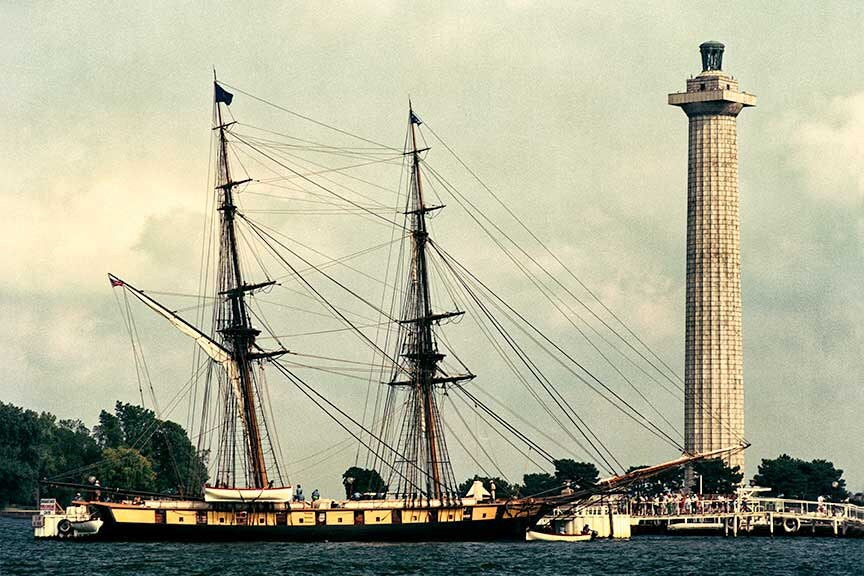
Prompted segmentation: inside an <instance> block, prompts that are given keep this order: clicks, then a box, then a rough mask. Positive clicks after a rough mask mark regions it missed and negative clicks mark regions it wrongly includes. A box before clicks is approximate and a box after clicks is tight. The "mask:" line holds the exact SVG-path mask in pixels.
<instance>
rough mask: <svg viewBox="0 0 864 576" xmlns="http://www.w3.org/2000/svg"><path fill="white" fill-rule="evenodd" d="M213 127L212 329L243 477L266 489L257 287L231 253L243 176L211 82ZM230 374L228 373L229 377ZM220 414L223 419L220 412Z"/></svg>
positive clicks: (218, 90)
mask: <svg viewBox="0 0 864 576" xmlns="http://www.w3.org/2000/svg"><path fill="white" fill-rule="evenodd" d="M214 90H215V105H216V129H217V130H218V134H219V143H218V145H219V149H218V166H217V175H216V190H217V191H218V192H219V193H220V198H219V205H218V208H217V209H218V210H219V214H220V229H221V239H220V246H219V270H218V274H219V277H218V285H219V287H220V291H219V295H220V296H223V297H224V298H225V300H224V302H225V304H224V313H223V318H222V319H221V320H222V322H221V323H220V326H219V327H218V331H219V333H220V334H221V335H222V339H223V342H224V344H225V347H226V348H227V349H228V350H229V352H230V354H231V358H232V361H233V366H234V368H235V369H236V374H235V375H234V377H235V378H236V379H237V380H239V386H238V388H239V393H240V395H241V397H240V398H238V399H237V400H238V402H237V404H238V405H239V407H240V410H239V411H240V414H239V416H240V419H241V421H242V423H243V432H244V434H243V436H244V439H245V442H246V453H247V457H248V467H249V470H248V472H249V478H248V479H247V480H248V481H249V482H250V484H251V485H252V487H254V488H266V487H267V485H268V480H267V469H266V466H265V464H264V450H263V447H262V444H261V430H260V425H259V422H258V412H257V410H256V394H255V383H254V380H253V375H252V370H251V367H250V362H251V361H252V360H253V359H254V358H256V357H259V356H260V355H258V354H256V353H255V352H254V349H255V338H256V337H257V336H258V335H259V334H260V333H261V331H260V330H257V329H255V328H253V327H252V325H251V322H250V319H249V314H248V312H247V309H246V292H249V291H251V290H254V289H256V288H260V287H261V286H262V284H254V285H247V284H244V283H243V275H242V272H241V268H240V257H239V254H238V251H237V234H236V230H235V216H236V213H237V206H236V205H235V204H234V190H235V188H236V187H237V186H239V185H240V184H243V183H245V182H248V181H249V180H248V179H247V180H239V181H234V180H232V178H231V167H230V163H229V159H228V142H227V138H226V128H227V125H226V124H225V123H224V122H223V120H222V104H225V105H228V104H230V103H231V99H232V95H231V94H230V93H228V92H226V91H225V90H224V89H223V88H222V87H221V86H219V84H218V83H216V82H215V80H214ZM231 376H232V375H230V374H229V377H231ZM226 417H228V416H227V415H226Z"/></svg>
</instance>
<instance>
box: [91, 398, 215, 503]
mask: <svg viewBox="0 0 864 576" xmlns="http://www.w3.org/2000/svg"><path fill="white" fill-rule="evenodd" d="M94 434H95V436H96V438H97V440H98V442H99V445H100V446H101V447H102V448H103V449H108V448H121V447H122V448H133V449H135V450H137V451H138V452H139V453H140V454H141V455H142V456H143V457H145V458H146V459H147V460H148V462H149V463H150V466H151V468H152V470H153V472H154V474H155V480H154V484H153V488H152V489H154V490H157V491H159V492H180V493H183V494H188V495H197V494H199V493H200V491H201V487H202V486H203V484H204V482H206V480H207V466H206V462H205V457H204V455H202V454H199V453H198V451H197V450H196V449H195V447H194V446H193V445H192V442H191V441H190V440H189V436H188V435H187V434H186V431H185V430H184V429H183V427H182V426H180V425H179V424H177V423H175V422H170V421H167V420H160V419H158V418H156V414H155V413H154V412H153V411H152V410H148V409H146V408H143V407H141V406H136V405H134V404H126V403H123V402H117V403H116V404H115V405H114V414H109V413H108V412H105V411H104V410H103V411H102V413H100V414H99V425H98V426H96V428H95V430H94ZM100 480H103V479H101V478H100ZM102 484H103V486H107V485H108V484H106V481H104V480H103V481H102ZM111 486H112V487H119V488H140V487H138V486H132V485H124V484H118V485H111Z"/></svg>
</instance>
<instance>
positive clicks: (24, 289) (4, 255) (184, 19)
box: [0, 1, 864, 490]
mask: <svg viewBox="0 0 864 576" xmlns="http://www.w3.org/2000/svg"><path fill="white" fill-rule="evenodd" d="M862 21H864V5H862V4H860V3H857V2H821V3H818V4H813V3H776V2H724V3H722V4H721V3H716V4H715V3H690V2H619V3H615V4H614V5H612V4H609V3H594V2H432V3H427V2H416V3H410V4H406V3H404V2H388V1H376V2H346V3H333V4H329V3H327V4H325V3H317V2H315V3H313V2H307V3H303V2H273V3H269V2H252V3H231V4H225V5H222V6H219V7H212V6H206V5H205V3H186V4H184V5H177V3H172V2H159V1H153V2H147V3H143V4H141V5H133V4H131V3H119V4H105V3H95V2H94V3H90V2H63V3H61V2H40V3H3V4H2V5H0V31H2V34H0V54H2V61H3V69H4V71H5V78H4V97H3V98H2V101H0V120H2V123H3V126H4V130H3V134H4V136H3V138H0V171H2V174H3V175H4V183H3V185H2V187H0V191H2V192H0V193H2V195H3V204H4V213H5V217H4V218H3V224H2V226H0V238H2V245H3V247H4V249H3V250H2V251H0V270H2V274H0V314H2V318H3V319H4V323H3V324H4V328H3V329H2V330H0V362H2V364H3V366H4V367H5V369H4V376H3V378H2V380H0V400H2V401H4V402H11V403H14V404H17V405H21V406H25V407H28V408H32V409H34V410H39V411H42V410H45V411H50V412H52V413H55V414H57V415H58V416H59V417H61V418H80V419H82V420H83V421H84V422H85V423H87V424H88V425H92V424H94V423H95V421H96V418H97V416H98V413H99V411H100V410H102V409H105V408H110V407H111V406H112V405H113V402H114V401H115V400H117V399H120V400H123V401H135V400H136V398H137V397H138V390H137V388H136V387H135V386H134V385H133V384H131V383H130V375H129V371H130V366H129V362H128V359H129V358H130V354H131V353H130V351H129V342H128V335H127V333H126V331H125V330H124V328H123V323H122V318H121V316H120V313H119V312H118V307H117V304H116V301H115V298H114V295H112V293H111V290H110V288H109V286H108V283H107V281H106V277H105V275H106V273H107V272H109V271H110V272H114V273H118V274H120V275H121V276H128V277H130V278H135V279H136V280H137V279H139V278H140V279H141V280H140V284H141V285H146V286H148V287H157V286H158V287H160V288H162V289H166V290H167V289H170V288H171V287H181V288H186V289H188V288H190V287H192V288H194V284H189V278H195V277H197V276H196V274H197V273H196V272H195V270H196V268H197V266H198V258H199V247H200V243H201V222H202V210H203V209H204V201H203V199H204V197H205V196H206V194H207V193H208V177H209V174H208V158H209V150H210V135H211V130H210V114H211V101H212V100H211V99H212V74H213V69H214V67H215V68H216V70H217V71H218V73H219V76H220V78H223V79H224V80H225V81H226V82H227V83H229V84H231V85H234V86H238V87H242V88H243V89H244V90H247V91H249V92H251V93H254V94H256V95H261V96H263V97H266V98H267V99H269V100H271V101H274V102H279V103H280V104H282V105H285V106H287V107H288V108H290V109H292V110H296V111H300V112H302V113H303V114H306V115H308V116H311V117H313V118H316V119H320V120H322V121H325V122H328V123H332V124H335V125H337V126H340V127H342V128H345V129H346V130H350V131H352V132H356V133H359V134H365V135H374V136H375V137H376V139H377V140H383V141H387V142H392V143H393V144H394V145H397V146H399V145H401V142H402V138H403V136H404V128H405V126H404V118H405V107H406V103H407V99H408V97H409V96H410V97H411V98H412V100H413V103H414V107H415V109H416V110H417V111H418V113H419V114H420V115H421V117H423V118H424V119H425V120H427V121H428V123H429V124H430V125H433V126H434V127H435V130H436V132H438V133H439V134H441V135H442V136H444V139H445V140H446V141H447V142H448V143H449V144H451V145H452V146H454V147H455V148H457V149H458V152H459V154H460V156H461V157H462V158H463V159H465V160H466V161H467V162H468V163H469V164H470V165H471V166H472V168H473V169H474V170H475V171H476V172H477V173H478V174H481V175H482V177H483V179H484V181H485V182H486V183H487V184H489V185H490V186H491V187H492V188H493V189H495V190H496V191H498V193H500V195H501V197H502V198H503V199H504V201H505V202H506V203H507V204H508V205H509V206H511V207H516V208H517V210H519V213H520V215H521V216H522V217H523V218H524V220H525V221H526V223H528V225H529V226H530V227H531V228H532V230H534V231H535V232H537V233H538V235H539V236H540V237H542V238H543V239H544V241H546V242H547V243H548V245H549V246H550V247H551V248H552V249H553V251H555V253H556V254H558V255H559V256H560V257H562V258H563V259H565V260H566V261H567V262H568V265H569V266H570V267H571V268H572V269H573V270H574V271H576V272H577V274H578V275H579V277H580V278H582V279H583V280H585V282H586V283H587V284H588V285H589V286H591V287H592V289H594V290H595V292H597V293H598V294H600V295H601V297H602V299H603V300H604V302H606V304H608V305H609V306H610V307H611V308H612V309H613V310H614V311H615V312H616V314H618V316H620V317H622V318H624V319H626V321H627V322H628V324H629V325H631V326H632V327H633V328H634V330H635V331H636V332H637V333H639V334H640V335H641V336H642V338H643V339H644V340H645V341H646V342H647V343H648V344H649V345H650V346H651V348H652V349H653V350H655V351H656V352H657V353H658V354H659V355H660V356H661V357H662V358H664V360H666V361H667V362H668V363H669V364H670V365H671V366H673V367H675V368H676V370H677V371H678V373H679V374H680V373H682V372H683V352H684V264H685V260H684V255H685V232H686V228H685V224H686V170H687V120H686V117H685V116H684V114H682V113H681V111H680V110H678V109H676V108H673V107H670V106H668V105H667V104H666V96H667V94H668V93H670V92H675V91H681V90H684V88H685V81H686V79H687V78H688V77H689V76H690V75H693V74H697V73H698V72H699V70H700V68H701V66H700V61H699V53H698V45H699V44H700V43H701V42H704V41H706V40H719V41H721V42H723V43H725V44H726V55H725V57H724V69H725V70H726V71H728V72H730V73H731V74H733V75H734V76H735V77H736V78H737V79H738V80H739V82H740V86H741V89H742V90H745V91H747V92H750V93H753V94H756V95H757V97H758V99H759V101H758V105H757V107H755V108H752V109H747V110H745V111H744V112H743V113H742V114H741V115H740V116H739V119H738V141H739V159H740V166H739V174H740V201H741V266H742V299H743V329H744V380H745V404H746V416H745V418H746V435H747V438H748V439H749V440H750V441H751V442H752V444H753V445H752V447H751V448H750V449H748V450H747V474H748V477H749V476H750V475H752V474H753V473H755V472H756V468H757V466H758V464H759V462H760V461H761V459H763V458H771V457H776V456H777V455H779V454H781V453H789V454H791V455H793V456H796V457H800V458H805V459H812V458H827V459H829V460H832V461H833V462H834V463H835V464H836V465H837V466H838V467H839V468H842V469H844V470H845V472H846V473H845V477H846V478H847V482H848V483H849V485H850V487H851V488H853V489H857V490H861V489H864V458H862V453H861V443H860V426H859V424H860V412H861V408H862V406H864V386H861V378H862V375H864V355H862V353H861V352H862V350H864V327H862V326H864V293H862V291H861V289H860V287H861V286H862V285H864V261H862V256H864V254H862V250H864V170H862V165H864V75H862V74H861V73H860V59H858V58H857V57H856V56H855V54H857V53H859V52H860V22H862ZM436 152H437V151H436V150H433V151H432V152H431V153H432V154H435V153H436ZM190 271H191V273H190ZM487 271H488V272H489V273H490V274H492V275H494V274H495V268H494V267H491V268H489V269H488V270H487ZM495 280H497V281H498V282H499V283H500V284H501V285H502V286H504V287H510V288H513V289H514V290H515V291H517V292H518V290H519V288H518V286H517V284H516V283H517V279H516V278H515V277H509V276H506V274H505V273H503V272H502V273H501V276H500V277H498V278H496V279H495ZM181 344H182V342H181ZM183 345H184V346H186V344H183ZM171 346H173V344H172V345H171ZM172 350H173V348H172ZM184 351H186V352H188V347H187V348H184ZM172 354H173V352H171V351H169V352H168V353H167V356H168V357H170V358H172V359H173V356H172ZM177 355H178V356H179V353H177ZM182 358H184V359H186V358H188V354H187V355H186V356H182ZM184 361H185V360H184ZM183 369H184V370H187V371H188V362H186V363H185V364H183ZM166 370H167V369H166ZM166 373H167V374H172V376H173V373H171V372H166ZM160 385H161V384H160ZM165 386H166V390H168V389H169V388H168V386H167V384H166V385H165ZM351 397H352V396H351V394H347V393H346V398H351ZM284 401H285V402H286V403H287V404H289V405H290V403H291V400H290V399H289V398H288V397H287V396H286V397H285V398H284ZM590 402H591V401H590V400H586V403H587V405H588V406H591V405H592V404H590ZM286 410H288V411H290V407H289V408H286ZM663 410H664V411H665V412H666V413H668V414H670V415H671V417H673V418H675V417H677V418H681V414H682V412H683V408H682V407H681V405H680V403H678V404H675V403H674V402H671V401H669V402H667V403H666V404H665V405H664V407H663ZM310 422H311V421H310ZM311 425H312V424H310V426H311ZM283 427H284V430H283V435H288V436H289V437H294V438H295V439H296V440H297V442H296V444H297V445H296V446H294V452H295V453H296V454H297V455H298V458H299V457H300V456H306V455H307V454H311V453H312V452H313V451H312V448H311V447H312V446H316V447H318V448H323V447H325V446H326V444H327V439H326V438H319V437H318V436H317V435H316V434H314V433H308V434H303V433H299V435H298V433H297V432H296V431H294V430H292V429H291V428H290V427H288V425H287V424H285V425H284V426H283ZM601 427H602V426H601ZM606 428H607V429H606V430H604V431H605V432H606V433H607V434H608V435H609V436H611V437H615V438H617V440H615V442H617V443H618V444H619V448H620V450H621V451H622V452H623V453H624V455H625V458H626V459H627V460H628V462H629V463H632V464H644V463H646V462H656V461H659V460H663V459H666V458H667V457H670V456H672V455H670V454H669V452H668V449H666V451H665V452H664V450H663V449H662V448H661V447H658V446H657V445H654V444H651V443H646V444H645V445H643V446H639V443H634V442H632V437H633V436H634V435H635V432H634V431H633V430H630V429H628V428H626V427H621V428H618V427H616V426H614V425H613V423H612V422H610V423H609V424H608V426H607V427H606ZM622 438H631V440H629V441H628V440H623V439H622ZM346 458H349V459H350V456H346ZM340 466H343V464H342V463H335V464H332V465H330V464H328V465H325V466H323V467H322V468H321V469H319V470H317V471H315V472H314V474H316V475H320V476H324V475H335V476H338V474H339V473H341V470H342V469H344V467H342V468H340ZM525 471H530V470H528V469H527V468H525V467H524V466H523V464H518V465H517V464H513V466H512V467H511V468H510V472H511V473H512V474H513V475H514V476H517V477H518V475H519V474H521V473H524V472H525ZM309 473H310V474H312V472H309ZM457 475H458V474H457ZM327 482H330V481H327V480H321V483H322V485H323V486H331V485H335V484H333V483H332V482H331V483H330V484H328V483H327Z"/></svg>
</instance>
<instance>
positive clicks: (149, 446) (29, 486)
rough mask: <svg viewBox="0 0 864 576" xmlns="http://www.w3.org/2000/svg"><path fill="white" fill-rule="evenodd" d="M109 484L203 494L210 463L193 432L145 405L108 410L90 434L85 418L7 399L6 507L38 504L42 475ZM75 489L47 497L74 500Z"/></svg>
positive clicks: (0, 415)
mask: <svg viewBox="0 0 864 576" xmlns="http://www.w3.org/2000/svg"><path fill="white" fill-rule="evenodd" d="M91 475H93V476H97V477H98V478H99V480H100V482H101V484H102V486H105V487H108V486H111V487H118V488H130V489H135V488H137V489H144V490H158V491H175V490H178V489H184V492H185V493H187V494H195V493H198V492H200V487H201V485H202V484H203V483H204V481H205V480H206V466H205V463H204V461H203V459H202V458H201V457H199V455H198V454H197V453H196V450H195V447H194V446H193V445H192V443H191V442H190V441H189V438H188V436H187V435H186V432H185V431H184V430H183V428H181V427H180V426H178V425H177V424H175V423H173V422H163V421H161V420H158V419H157V418H155V416H154V415H153V413H152V412H151V411H149V410H145V409H144V408H141V407H139V406H133V405H130V404H121V403H119V402H118V403H117V405H116V406H115V414H110V413H108V412H105V411H102V413H101V414H100V415H99V424H98V425H97V426H96V427H95V428H94V429H93V433H92V434H91V432H90V430H88V429H87V427H86V426H84V424H83V423H82V422H80V421H78V420H60V421H59V422H58V421H57V419H56V418H55V417H54V416H53V415H51V414H48V413H44V412H43V413H42V414H37V413H36V412H34V411H32V410H24V409H22V408H18V407H17V406H12V405H11V404H4V403H2V402H0V506H7V505H9V504H20V505H24V506H33V505H34V504H35V500H36V493H37V486H38V482H39V480H40V479H44V478H47V479H52V480H58V481H63V482H71V483H83V482H86V480H87V478H88V477H89V476H91ZM74 492H75V491H74V490H72V489H60V488H50V489H45V490H43V492H42V495H43V496H51V497H56V498H59V499H60V500H61V502H63V503H64V504H68V502H69V500H70V499H71V497H72V495H73V494H74Z"/></svg>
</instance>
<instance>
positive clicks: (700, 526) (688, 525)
mask: <svg viewBox="0 0 864 576" xmlns="http://www.w3.org/2000/svg"><path fill="white" fill-rule="evenodd" d="M666 530H667V531H669V532H714V531H720V530H723V523H722V522H711V521H707V522H695V521H694V522H687V521H684V522H676V523H674V524H669V526H667V527H666Z"/></svg>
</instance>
